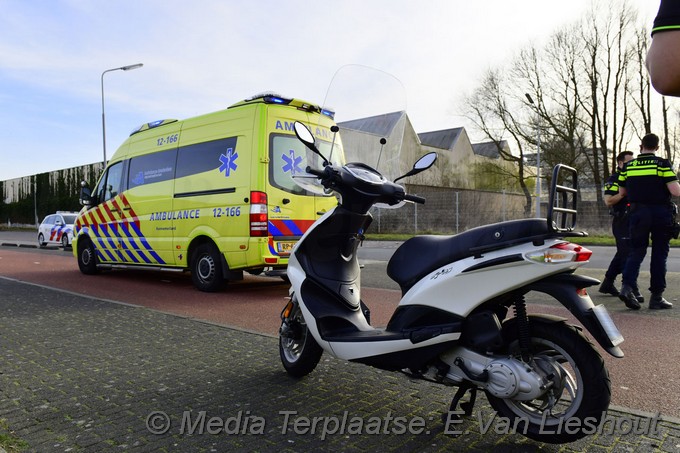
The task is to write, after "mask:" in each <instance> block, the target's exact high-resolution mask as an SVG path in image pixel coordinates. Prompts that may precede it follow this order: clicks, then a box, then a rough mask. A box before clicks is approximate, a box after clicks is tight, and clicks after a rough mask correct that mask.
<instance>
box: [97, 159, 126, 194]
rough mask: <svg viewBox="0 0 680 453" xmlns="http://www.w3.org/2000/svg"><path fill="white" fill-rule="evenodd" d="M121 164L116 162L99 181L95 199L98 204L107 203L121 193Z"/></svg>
mask: <svg viewBox="0 0 680 453" xmlns="http://www.w3.org/2000/svg"><path fill="white" fill-rule="evenodd" d="M122 183H123V162H118V163H115V164H113V165H111V166H110V167H109V168H108V170H107V171H106V175H104V176H103V177H102V179H101V181H99V187H97V192H96V195H97V199H98V201H99V203H102V202H104V201H108V200H110V199H111V198H114V197H115V196H116V195H118V194H119V193H120V192H121V188H122V186H123V184H122Z"/></svg>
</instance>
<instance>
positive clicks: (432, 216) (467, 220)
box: [369, 185, 611, 235]
mask: <svg viewBox="0 0 680 453" xmlns="http://www.w3.org/2000/svg"><path fill="white" fill-rule="evenodd" d="M407 192H408V193H411V194H414V195H419V196H421V197H425V198H426V200H427V201H426V203H425V204H424V205H420V204H416V203H406V204H405V205H404V206H401V207H399V208H396V209H389V208H376V207H374V208H373V209H371V214H372V215H373V224H372V226H371V228H370V229H369V233H406V234H424V233H437V234H457V233H460V232H462V231H465V230H469V229H470V228H474V227H477V226H480V225H486V224H489V223H496V222H503V221H505V220H514V219H522V218H526V217H535V216H536V203H535V198H532V200H531V212H530V213H529V214H528V215H527V214H526V212H525V205H526V203H527V200H526V198H525V197H524V195H522V194H517V193H508V192H487V191H480V190H464V189H452V188H445V187H431V186H419V185H407ZM547 204H548V194H547V193H545V194H543V197H542V205H541V216H542V217H545V216H546V214H547ZM610 228H611V219H610V217H609V214H608V211H607V209H606V208H604V207H603V206H600V205H599V204H598V202H597V200H596V197H595V192H594V191H593V190H585V191H582V192H581V200H579V203H578V218H577V229H578V230H579V231H587V232H588V233H589V234H591V235H593V234H610Z"/></svg>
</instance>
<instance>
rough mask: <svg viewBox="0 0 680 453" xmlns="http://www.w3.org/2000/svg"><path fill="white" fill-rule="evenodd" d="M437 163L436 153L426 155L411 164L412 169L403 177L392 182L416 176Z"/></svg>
mask: <svg viewBox="0 0 680 453" xmlns="http://www.w3.org/2000/svg"><path fill="white" fill-rule="evenodd" d="M436 161H437V153H427V154H425V155H424V156H423V157H421V158H420V159H418V160H417V161H416V163H415V164H413V169H411V171H409V172H408V173H406V174H405V175H403V176H400V177H398V178H397V179H395V180H394V182H397V181H399V180H400V179H402V178H406V177H407V176H413V175H417V174H418V173H420V172H421V171H424V170H427V169H428V168H430V167H431V166H432V165H434V163H435V162H436Z"/></svg>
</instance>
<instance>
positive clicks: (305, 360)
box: [279, 299, 323, 377]
mask: <svg viewBox="0 0 680 453" xmlns="http://www.w3.org/2000/svg"><path fill="white" fill-rule="evenodd" d="M290 303H291V304H292V308H291V310H290V313H289V314H288V317H286V318H284V319H283V321H282V323H281V329H279V355H280V356H281V363H282V364H283V367H284V368H285V369H286V371H287V372H288V374H290V375H291V376H294V377H303V376H306V375H308V374H309V373H311V372H312V371H313V370H314V368H316V365H317V364H318V363H319V360H320V359H321V354H322V353H323V349H321V346H319V344H318V343H317V342H316V340H315V339H314V337H313V336H312V334H311V333H310V332H309V329H308V328H307V324H306V323H305V319H304V317H303V316H302V311H301V310H300V305H299V304H298V303H297V301H296V300H295V299H293V300H292V301H291V302H290Z"/></svg>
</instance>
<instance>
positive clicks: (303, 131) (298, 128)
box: [293, 121, 328, 165]
mask: <svg viewBox="0 0 680 453" xmlns="http://www.w3.org/2000/svg"><path fill="white" fill-rule="evenodd" d="M293 130H295V135H296V136H297V138H298V140H300V141H301V142H302V143H304V144H305V146H306V147H307V148H309V149H311V150H312V151H314V152H315V153H316V154H318V155H319V156H321V158H322V159H323V161H324V165H328V159H326V158H325V157H324V155H323V154H321V151H319V148H317V147H316V144H315V143H314V135H312V131H310V130H309V128H308V127H307V126H305V125H304V124H302V123H301V122H299V121H296V122H295V123H293Z"/></svg>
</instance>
